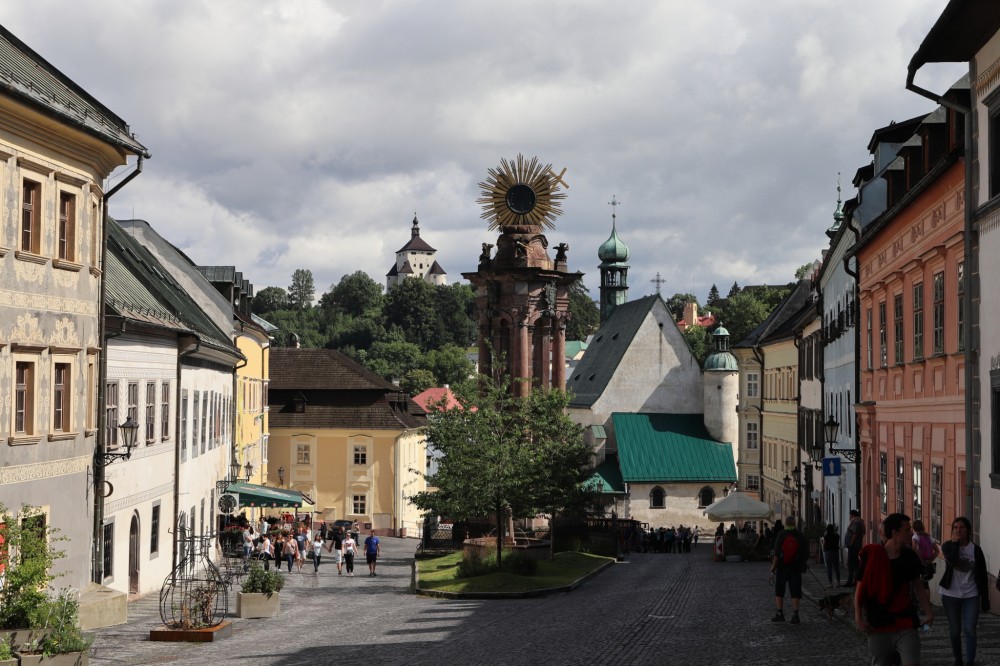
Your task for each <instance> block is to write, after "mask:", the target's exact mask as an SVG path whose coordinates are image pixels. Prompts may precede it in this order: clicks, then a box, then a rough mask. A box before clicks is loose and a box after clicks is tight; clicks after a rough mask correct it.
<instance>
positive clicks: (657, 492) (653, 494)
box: [649, 486, 667, 509]
mask: <svg viewBox="0 0 1000 666" xmlns="http://www.w3.org/2000/svg"><path fill="white" fill-rule="evenodd" d="M666 506H667V503H666V497H665V496H664V493H663V488H661V487H659V486H656V487H655V488H653V489H652V490H651V491H649V508H650V509H663V508H665V507H666Z"/></svg>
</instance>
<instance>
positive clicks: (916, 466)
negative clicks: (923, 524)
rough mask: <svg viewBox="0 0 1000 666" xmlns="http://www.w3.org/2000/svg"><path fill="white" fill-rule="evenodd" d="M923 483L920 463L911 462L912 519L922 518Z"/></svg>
mask: <svg viewBox="0 0 1000 666" xmlns="http://www.w3.org/2000/svg"><path fill="white" fill-rule="evenodd" d="M922 484H923V470H922V469H921V466H920V463H918V462H915V463H913V515H912V516H910V517H911V518H913V520H923V519H924V501H923V495H922V493H921V490H922V487H921V486H922Z"/></svg>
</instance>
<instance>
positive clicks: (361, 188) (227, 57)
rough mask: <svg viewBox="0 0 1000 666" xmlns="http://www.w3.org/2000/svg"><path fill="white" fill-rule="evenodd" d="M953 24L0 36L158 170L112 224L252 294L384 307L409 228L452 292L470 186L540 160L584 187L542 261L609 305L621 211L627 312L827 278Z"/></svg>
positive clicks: (761, 15) (889, 19)
mask: <svg viewBox="0 0 1000 666" xmlns="http://www.w3.org/2000/svg"><path fill="white" fill-rule="evenodd" d="M945 4H946V1H945V0H880V1H879V2H876V3H872V2H870V1H868V0H839V1H835V0H772V1H771V2H768V3H763V4H762V3H753V2H745V0H718V1H716V2H683V3H682V2H662V1H660V2H656V1H653V0H649V1H643V2H627V3H608V2H604V1H596V0H594V1H589V0H576V1H573V2H570V1H568V0H567V1H552V0H550V1H546V2H538V1H537V0H535V1H529V0H523V1H522V0H514V1H511V2H506V3H502V4H497V3H487V2H478V1H472V0H462V1H459V0H450V1H449V0H440V1H435V2H415V1H406V0H383V1H377V0H376V1H372V2H363V3H358V2H347V1H345V2H323V1H320V0H303V1H296V2H287V1H284V0H254V1H253V2H246V1H239V0H211V1H208V0H202V1H200V2H194V1H186V0H177V1H172V0H159V1H152V0H150V1H136V2H129V3H122V2H112V1H111V0H90V1H89V2H79V3H78V2H65V1H64V0H34V1H33V2H32V3H7V4H6V5H5V6H4V7H2V8H0V22H2V23H3V25H4V26H5V27H6V28H7V29H8V30H10V31H11V32H13V33H14V34H15V35H17V36H18V37H19V38H20V39H22V40H23V41H24V42H25V43H27V44H28V46H30V47H31V48H32V49H34V50H35V51H37V52H38V53H39V54H40V55H41V56H42V57H44V58H46V59H47V60H48V61H49V62H51V63H52V64H53V65H54V66H55V67H57V68H58V69H60V70H61V71H63V72H64V73H65V74H66V75H67V76H69V77H70V78H71V79H73V80H74V81H75V82H76V83H78V84H79V85H80V86H82V87H83V88H84V89H86V90H87V91H88V92H90V93H91V94H93V95H94V96H95V97H96V98H97V99H99V100H100V101H101V102H103V103H104V104H105V105H107V106H108V107H109V108H110V109H112V110H113V111H114V112H115V113H117V114H118V115H119V116H121V117H122V118H124V119H125V120H126V121H127V122H128V123H129V124H130V125H131V127H132V130H133V131H134V132H135V133H136V135H137V136H138V138H139V139H140V140H141V141H142V142H143V143H144V144H145V145H146V146H147V147H148V148H149V149H150V151H151V152H152V154H153V157H152V159H151V160H149V162H148V163H147V164H146V165H145V169H144V173H143V175H142V176H141V177H140V178H138V179H136V180H135V181H133V182H132V183H130V184H129V185H128V187H126V188H124V189H123V190H122V191H121V192H120V193H119V194H118V195H116V197H115V198H114V199H113V200H112V203H111V214H112V215H114V216H116V217H121V218H131V217H137V218H141V219H145V220H147V221H148V222H150V224H152V225H153V226H154V227H155V228H156V229H157V230H158V231H159V232H160V233H161V234H163V235H164V236H165V237H166V238H167V239H169V240H170V241H172V242H173V243H175V244H176V245H178V246H179V247H181V249H183V250H184V251H185V252H186V253H187V254H188V255H189V256H191V257H192V258H193V259H194V260H195V261H197V262H199V263H204V264H235V265H236V266H237V267H238V268H239V269H240V270H242V271H243V273H244V274H245V275H247V276H249V278H250V279H251V281H252V282H254V284H255V286H256V287H257V288H258V289H259V288H261V287H264V286H268V285H276V286H287V285H288V283H289V282H290V279H291V274H292V272H293V271H294V270H295V269H297V268H308V269H310V270H312V271H313V273H314V276H315V280H316V284H317V286H318V287H319V288H321V289H325V288H326V287H327V286H328V285H330V284H332V283H335V282H336V281H337V280H339V279H340V277H341V276H342V275H344V274H346V273H351V272H353V271H355V270H359V269H360V270H364V271H366V272H368V273H369V274H370V275H371V276H372V277H373V278H375V279H376V280H378V281H381V280H382V277H383V275H384V273H385V272H386V270H387V269H388V267H389V266H390V264H391V263H392V261H393V259H394V256H393V252H394V251H395V250H396V249H398V248H399V247H400V246H401V245H403V244H404V243H405V242H406V240H407V238H408V237H409V226H410V220H411V219H412V217H413V214H414V213H416V214H417V215H418V216H419V218H420V220H421V229H422V235H423V237H424V238H425V239H426V240H427V241H428V242H429V243H430V244H431V245H433V246H434V247H436V248H437V249H438V250H439V253H438V260H439V262H440V263H441V264H442V266H444V268H445V269H446V270H447V271H448V272H449V279H450V280H452V281H456V280H460V279H461V278H460V275H459V274H460V273H461V272H462V271H468V270H473V269H474V267H475V263H476V258H477V257H478V254H479V248H480V244H481V243H482V242H493V238H492V234H491V233H490V232H488V231H487V230H486V225H485V224H484V223H483V222H482V221H481V220H480V218H479V213H480V211H479V208H478V207H477V205H476V198H477V197H478V186H477V183H478V182H479V181H480V180H483V179H484V178H485V176H486V173H487V169H489V168H490V167H493V166H495V165H497V164H498V163H499V161H500V159H501V158H512V157H515V156H516V155H517V154H518V153H524V154H525V155H528V156H532V155H537V156H538V157H539V159H540V160H542V161H543V162H545V163H552V165H553V166H554V168H555V169H556V170H557V171H559V170H561V169H562V168H564V167H565V168H566V169H567V173H566V181H567V182H568V183H569V186H570V187H569V190H568V191H567V195H568V197H567V199H566V201H565V204H564V210H565V213H564V215H563V216H562V217H561V218H560V219H559V222H558V225H557V228H556V230H555V231H553V232H551V233H550V234H549V237H550V242H553V243H557V242H562V241H568V242H569V243H570V246H571V249H570V266H571V268H572V269H573V270H581V271H584V272H585V273H586V274H587V275H586V277H585V283H586V285H587V286H588V287H589V288H590V289H591V293H592V294H594V295H596V287H597V285H598V275H597V270H596V266H597V263H598V260H597V257H596V251H597V246H598V245H599V244H600V243H601V242H603V241H604V240H605V239H606V238H607V237H608V234H609V233H610V222H611V220H610V216H611V209H610V207H609V206H608V205H607V203H608V201H610V199H611V197H612V195H614V196H616V197H617V198H618V199H619V200H620V201H621V202H622V206H621V207H620V208H618V216H617V223H618V230H619V233H620V235H621V237H622V239H623V240H624V241H625V242H626V243H628V244H629V245H630V247H631V249H632V256H631V259H630V264H631V266H632V268H631V272H630V284H631V287H632V296H633V297H635V296H640V295H643V294H646V293H651V292H652V291H653V289H654V287H653V285H652V284H651V282H650V280H651V279H652V278H653V277H654V276H655V275H656V274H657V273H660V274H661V275H662V276H663V278H664V279H665V280H666V283H665V284H664V286H663V290H664V292H665V293H666V294H667V295H669V294H672V293H674V292H691V293H694V294H695V295H696V296H698V297H699V298H700V299H702V300H703V299H704V298H705V296H706V295H707V293H708V289H709V287H710V285H711V284H713V283H715V284H717V285H718V286H719V289H720V290H721V291H723V292H725V291H727V290H728V287H729V286H730V285H731V284H732V283H733V282H734V281H736V282H739V283H740V284H760V283H768V284H779V283H784V282H787V281H789V280H790V279H791V278H792V276H793V273H794V271H795V268H796V267H798V266H800V265H802V264H804V263H806V262H809V261H812V260H814V259H816V258H818V257H819V256H820V253H821V252H822V250H823V249H824V248H825V246H826V237H825V236H824V235H823V230H825V229H826V228H827V227H828V226H829V225H830V223H831V221H832V218H831V216H832V213H833V210H834V207H835V205H836V186H837V174H838V172H840V173H841V174H842V176H841V181H842V183H843V185H844V193H843V198H844V199H848V198H850V197H851V196H853V190H852V188H851V185H850V182H851V179H852V177H853V174H854V172H855V170H856V169H858V168H860V167H862V166H864V165H866V164H867V163H868V162H869V161H870V156H869V155H868V152H867V148H866V147H867V143H868V140H869V138H870V137H871V134H872V132H873V131H874V130H875V129H876V128H878V127H881V126H884V125H887V124H888V123H889V122H890V121H893V120H902V119H905V118H909V117H911V116H914V115H917V114H919V113H926V112H929V111H931V110H932V106H931V104H930V103H929V102H928V101H927V100H926V99H923V98H920V97H918V96H916V95H914V94H913V93H910V92H907V91H906V90H905V89H904V87H903V83H904V80H905V74H906V64H907V62H908V61H909V58H910V56H911V55H912V54H913V52H914V51H915V50H916V48H917V46H918V45H919V43H920V41H921V39H923V37H924V35H926V33H927V30H928V29H929V28H930V26H931V25H932V24H933V22H934V21H935V20H936V19H937V17H938V16H939V15H940V13H941V10H942V9H943V8H944V6H945ZM928 69H929V71H928V72H927V73H923V72H922V73H921V76H922V77H924V78H922V79H921V81H920V82H921V83H922V85H924V86H925V87H930V88H931V89H944V88H946V87H947V86H948V85H950V83H951V82H953V81H954V80H955V79H957V78H958V77H959V75H960V74H961V71H960V68H958V67H957V66H951V67H950V68H949V67H941V68H937V69H934V68H928ZM125 172H126V170H122V171H121V172H120V173H119V174H116V175H115V176H114V178H120V177H121V176H122V175H123V174H124V173H125Z"/></svg>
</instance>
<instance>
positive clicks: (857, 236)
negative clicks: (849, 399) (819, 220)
mask: <svg viewBox="0 0 1000 666" xmlns="http://www.w3.org/2000/svg"><path fill="white" fill-rule="evenodd" d="M846 223H847V228H848V229H849V230H850V231H851V233H852V234H854V244H855V245H857V244H858V243H859V242H860V241H861V230H860V229H858V228H857V227H855V226H854V214H853V213H852V214H851V216H850V217H849V218H847V220H846ZM852 258H853V259H854V262H855V263H857V257H855V256H854V255H853V254H846V253H845V254H844V272H845V273H847V274H848V275H850V276H851V277H852V278H854V303H853V304H852V306H851V307H852V308H853V309H854V318H853V319H854V400H855V402H856V403H860V402H861V283H860V282H859V280H858V270H857V269H856V268H851V259H852ZM853 411H854V415H853V416H852V418H853V419H854V435H853V437H852V439H853V440H854V499H855V501H856V502H857V503H858V505H857V506H856V507H854V508H855V509H857V510H858V511H861V465H862V464H863V462H864V461H863V460H862V459H861V442H860V441H859V440H858V433H859V432H861V430H860V425H861V419H859V418H858V410H857V408H856V407H855V409H854V410H853Z"/></svg>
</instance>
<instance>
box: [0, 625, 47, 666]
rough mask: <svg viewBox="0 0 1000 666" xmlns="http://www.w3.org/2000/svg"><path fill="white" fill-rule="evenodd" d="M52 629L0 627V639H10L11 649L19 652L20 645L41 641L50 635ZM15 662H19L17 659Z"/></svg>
mask: <svg viewBox="0 0 1000 666" xmlns="http://www.w3.org/2000/svg"><path fill="white" fill-rule="evenodd" d="M51 631H52V630H51V629H0V640H3V639H5V638H6V639H9V640H10V647H11V649H12V650H13V651H14V652H17V649H18V648H19V647H21V646H23V645H27V644H28V643H31V642H34V641H40V640H42V639H43V638H45V637H46V636H48V635H49V633H50V632H51ZM0 663H3V662H0ZM14 663H17V660H16V659H15V660H14Z"/></svg>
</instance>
